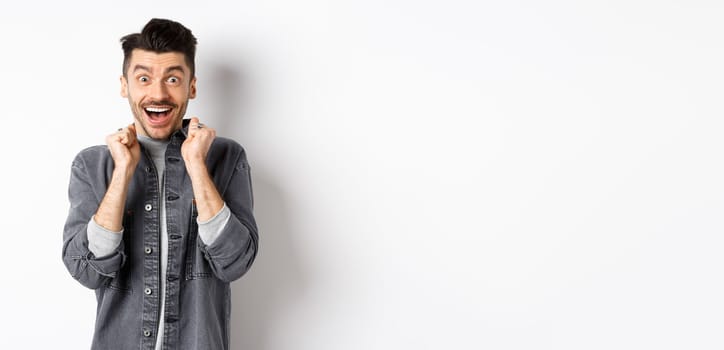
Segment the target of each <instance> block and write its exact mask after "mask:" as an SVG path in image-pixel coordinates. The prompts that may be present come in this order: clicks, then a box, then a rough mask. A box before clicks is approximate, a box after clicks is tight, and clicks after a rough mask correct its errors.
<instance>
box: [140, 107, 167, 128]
mask: <svg viewBox="0 0 724 350" xmlns="http://www.w3.org/2000/svg"><path fill="white" fill-rule="evenodd" d="M143 110H144V111H145V112H146V117H148V122H149V123H151V124H152V125H164V124H166V123H167V122H168V120H169V118H171V111H172V110H173V107H169V106H149V107H144V108H143Z"/></svg>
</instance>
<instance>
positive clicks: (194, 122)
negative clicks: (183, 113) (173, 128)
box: [189, 117, 199, 130]
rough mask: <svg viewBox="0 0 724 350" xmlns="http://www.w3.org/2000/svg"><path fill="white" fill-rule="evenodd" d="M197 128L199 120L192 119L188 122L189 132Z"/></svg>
mask: <svg viewBox="0 0 724 350" xmlns="http://www.w3.org/2000/svg"><path fill="white" fill-rule="evenodd" d="M198 127H199V118H197V117H192V118H191V121H190V122H189V130H196V129H197V128H198Z"/></svg>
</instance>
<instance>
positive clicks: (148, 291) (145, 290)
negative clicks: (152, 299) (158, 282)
mask: <svg viewBox="0 0 724 350" xmlns="http://www.w3.org/2000/svg"><path fill="white" fill-rule="evenodd" d="M143 292H144V293H146V295H151V288H146V289H144V290H143Z"/></svg>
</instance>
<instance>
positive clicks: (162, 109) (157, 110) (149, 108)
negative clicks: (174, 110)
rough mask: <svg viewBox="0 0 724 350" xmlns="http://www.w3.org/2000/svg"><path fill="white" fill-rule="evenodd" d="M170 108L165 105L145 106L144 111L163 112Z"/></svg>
mask: <svg viewBox="0 0 724 350" xmlns="http://www.w3.org/2000/svg"><path fill="white" fill-rule="evenodd" d="M169 110H171V108H166V107H146V111H148V112H154V113H163V112H167V111H169Z"/></svg>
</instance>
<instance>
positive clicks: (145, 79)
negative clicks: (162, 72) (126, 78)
mask: <svg viewBox="0 0 724 350" xmlns="http://www.w3.org/2000/svg"><path fill="white" fill-rule="evenodd" d="M138 81H140V82H142V83H147V82H149V81H151V79H150V78H149V77H147V76H145V75H142V76H140V77H138Z"/></svg>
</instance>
